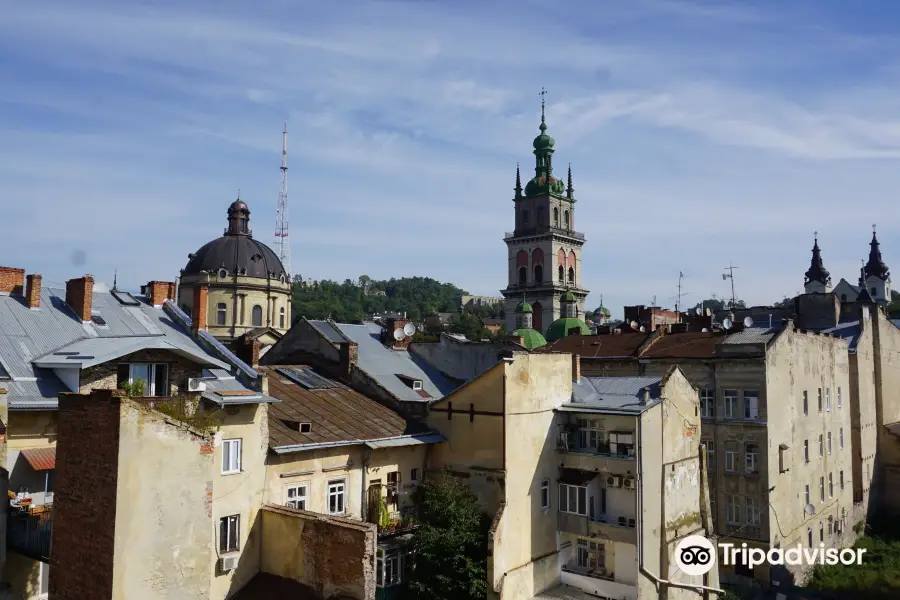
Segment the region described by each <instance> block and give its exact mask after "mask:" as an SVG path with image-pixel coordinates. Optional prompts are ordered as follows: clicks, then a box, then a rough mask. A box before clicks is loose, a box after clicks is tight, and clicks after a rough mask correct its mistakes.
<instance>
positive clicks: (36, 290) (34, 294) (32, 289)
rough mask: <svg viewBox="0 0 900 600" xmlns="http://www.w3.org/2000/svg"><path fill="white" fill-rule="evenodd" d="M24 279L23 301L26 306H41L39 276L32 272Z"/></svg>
mask: <svg viewBox="0 0 900 600" xmlns="http://www.w3.org/2000/svg"><path fill="white" fill-rule="evenodd" d="M26 280H27V281H26V283H25V302H26V303H27V304H28V308H31V309H38V308H40V307H41V276H40V275H38V274H36V273H32V274H31V275H29V276H28V277H27V278H26Z"/></svg>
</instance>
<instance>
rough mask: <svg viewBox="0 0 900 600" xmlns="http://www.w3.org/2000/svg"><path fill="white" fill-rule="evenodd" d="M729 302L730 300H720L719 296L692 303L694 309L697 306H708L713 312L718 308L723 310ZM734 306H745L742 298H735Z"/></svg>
mask: <svg viewBox="0 0 900 600" xmlns="http://www.w3.org/2000/svg"><path fill="white" fill-rule="evenodd" d="M730 304H731V300H730V299H729V300H722V299H720V298H707V299H706V300H703V301H702V302H698V303H697V304H695V305H694V309H698V308H708V309H710V310H711V311H713V312H716V311H718V310H725V309H726V308H728V306H729V305H730ZM734 308H747V305H746V303H744V301H743V300H739V299H736V300H735V301H734Z"/></svg>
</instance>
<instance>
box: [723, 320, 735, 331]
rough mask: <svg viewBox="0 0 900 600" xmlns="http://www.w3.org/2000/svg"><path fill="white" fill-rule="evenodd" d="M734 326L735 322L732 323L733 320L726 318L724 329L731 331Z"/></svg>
mask: <svg viewBox="0 0 900 600" xmlns="http://www.w3.org/2000/svg"><path fill="white" fill-rule="evenodd" d="M733 325H734V321H732V320H731V319H729V318H728V317H725V318H724V319H723V320H722V327H724V328H725V329H731V327H732V326H733Z"/></svg>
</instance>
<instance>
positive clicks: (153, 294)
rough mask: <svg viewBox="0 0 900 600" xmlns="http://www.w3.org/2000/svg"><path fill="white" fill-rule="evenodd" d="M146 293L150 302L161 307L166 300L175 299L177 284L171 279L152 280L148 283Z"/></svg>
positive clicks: (156, 306)
mask: <svg viewBox="0 0 900 600" xmlns="http://www.w3.org/2000/svg"><path fill="white" fill-rule="evenodd" d="M146 290H147V291H146V292H145V293H146V294H147V297H148V298H149V299H150V303H151V304H152V305H153V306H154V307H155V308H159V307H161V306H162V305H163V303H164V302H165V301H166V300H172V301H173V302H174V301H175V284H174V283H172V282H171V281H151V282H150V283H148V284H147V285H146Z"/></svg>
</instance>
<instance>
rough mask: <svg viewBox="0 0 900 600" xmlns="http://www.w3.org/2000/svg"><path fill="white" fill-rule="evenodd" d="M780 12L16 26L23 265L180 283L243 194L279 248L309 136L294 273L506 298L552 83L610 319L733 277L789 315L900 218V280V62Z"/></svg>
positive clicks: (525, 6) (530, 10) (102, 6)
mask: <svg viewBox="0 0 900 600" xmlns="http://www.w3.org/2000/svg"><path fill="white" fill-rule="evenodd" d="M774 6H776V5H775V4H772V3H770V2H765V3H762V4H754V5H748V4H746V3H737V2H701V1H699V0H698V1H690V0H635V2H629V3H617V4H613V5H610V4H608V3H599V4H598V3H593V2H588V1H586V0H584V1H572V2H566V3H565V5H564V6H563V5H560V6H559V7H557V8H556V10H554V11H553V12H552V14H547V11H546V5H545V4H542V3H537V2H531V3H510V2H492V3H475V2H460V3H445V2H405V1H395V2H366V1H362V0H360V1H356V2H351V3H342V4H340V5H335V6H334V7H331V6H330V5H328V4H327V3H326V4H322V3H313V2H303V3H283V2H269V3H263V4H261V5H254V6H253V7H252V9H251V8H250V6H249V5H246V4H244V3H238V2H234V1H233V0H231V1H228V2H225V3H208V2H205V1H204V2H197V3H190V4H184V3H174V2H172V3H154V4H152V5H149V4H148V5H139V4H121V3H108V2H87V3H79V6H78V7H73V6H71V5H70V4H66V3H61V2H50V3H40V4H33V3H32V4H28V3H24V4H23V3H20V4H18V5H16V6H15V7H12V8H10V7H8V8H7V10H6V11H4V18H3V19H2V20H0V53H2V54H3V55H4V56H7V57H11V60H7V61H5V64H4V65H3V66H2V67H0V139H2V140H3V144H2V145H0V194H2V197H3V198H4V204H5V205H6V204H8V205H9V206H10V207H8V208H6V211H7V212H6V215H5V216H6V218H5V219H4V221H5V222H6V224H7V227H6V228H5V235H4V236H2V237H0V256H5V257H7V258H4V259H2V260H0V263H16V264H17V266H23V267H25V268H27V269H29V270H40V271H44V272H45V273H46V274H48V276H51V277H52V278H53V279H57V280H64V279H66V278H68V277H70V276H72V275H73V273H72V269H74V268H82V267H81V266H78V267H76V266H74V265H72V264H71V262H70V261H69V260H68V257H69V255H70V253H71V251H72V250H74V249H85V248H87V249H88V250H86V251H87V252H88V264H86V265H85V266H84V267H83V268H86V269H90V270H92V271H95V272H96V273H98V274H101V275H100V276H106V275H102V274H104V273H111V272H112V270H113V269H118V270H119V280H120V282H122V281H124V282H126V283H127V284H129V285H135V286H136V285H138V284H139V283H141V281H142V280H144V279H148V278H160V277H174V276H175V274H177V271H178V269H179V268H180V267H182V266H183V263H184V262H185V261H186V256H187V253H188V252H191V251H193V250H194V249H196V248H197V247H199V246H200V245H201V244H202V243H204V242H205V241H207V240H208V239H210V238H212V237H214V236H216V235H219V234H220V233H221V230H222V227H223V226H224V210H225V207H226V206H227V204H228V203H229V202H230V201H231V200H232V199H233V197H234V195H235V194H236V193H237V189H238V188H240V189H241V195H242V197H243V198H245V199H247V200H248V202H249V203H250V206H251V209H252V210H253V229H254V231H255V235H256V236H257V237H259V238H261V239H262V240H263V241H269V237H270V236H269V235H268V234H267V232H268V231H271V230H272V229H273V221H274V212H275V207H274V203H275V199H276V194H277V187H278V176H279V175H278V164H279V162H280V157H279V150H280V126H281V121H282V120H285V119H287V120H288V121H289V129H290V134H289V138H290V140H289V146H290V148H289V164H290V170H289V187H290V199H291V226H292V229H291V237H292V239H293V244H292V248H293V254H294V259H293V262H294V265H295V270H296V271H298V272H300V273H302V274H303V275H304V276H308V277H314V278H324V277H330V278H335V279H344V278H346V277H356V276H358V275H359V274H361V273H364V272H365V273H368V274H370V275H372V276H380V277H390V276H393V275H400V274H415V273H419V274H423V275H429V276H433V277H436V278H439V279H444V280H450V281H453V282H455V283H457V284H459V285H460V286H462V287H465V288H466V289H468V290H469V291H472V292H476V293H484V294H495V293H496V290H498V289H499V288H501V287H504V285H505V278H506V276H507V273H506V271H507V269H506V254H505V252H506V251H505V247H504V245H503V243H502V235H503V231H504V230H505V229H511V225H512V202H511V194H512V185H513V177H514V169H515V164H516V163H517V162H520V163H521V166H522V169H523V173H526V174H527V173H529V172H530V171H531V169H532V168H533V163H532V162H531V161H532V160H533V158H532V157H531V155H530V151H531V139H532V137H533V136H534V135H535V134H536V133H537V132H536V125H537V114H538V108H539V104H538V102H539V98H538V95H537V92H538V91H539V90H540V88H541V86H546V87H547V88H548V89H549V90H550V95H549V97H548V106H547V114H548V122H549V124H550V133H551V134H552V135H553V136H554V137H555V138H556V140H557V154H556V158H557V163H556V164H558V165H564V164H565V163H567V162H572V163H573V168H574V171H575V175H576V179H575V184H576V190H577V195H578V198H579V203H578V205H577V206H578V207H577V210H578V218H577V223H578V226H579V229H581V230H583V231H584V233H585V234H586V236H587V239H588V242H587V244H586V246H585V254H584V265H585V280H586V282H587V285H588V287H589V288H590V289H591V290H592V291H593V292H594V293H593V294H592V296H591V298H590V299H589V303H594V302H599V293H603V294H604V302H605V303H606V304H608V305H612V306H614V307H615V306H618V305H619V304H623V303H625V304H627V303H636V302H648V301H649V300H650V298H651V297H652V296H653V295H654V294H656V295H657V296H658V299H659V300H660V301H662V302H668V297H669V296H670V295H672V294H674V291H673V290H674V284H675V280H676V279H677V272H678V271H679V270H682V271H685V272H686V273H689V274H690V277H691V279H692V280H693V282H694V283H693V285H695V287H696V288H697V290H695V293H696V294H697V295H708V293H711V292H713V291H715V290H716V289H718V288H722V290H720V291H722V293H724V287H723V284H722V283H721V272H720V271H721V268H722V267H723V266H724V265H725V264H726V263H727V262H728V260H734V261H735V264H740V265H741V270H740V274H739V278H740V279H739V280H738V281H739V286H738V293H739V295H743V296H744V297H745V298H746V299H747V300H748V301H750V302H754V303H760V302H768V301H773V300H777V299H779V298H780V297H781V296H782V295H783V294H784V293H793V292H794V291H795V290H796V288H797V287H798V286H799V285H800V283H801V282H802V273H803V271H804V270H805V268H806V263H807V261H808V259H809V256H808V252H809V248H808V246H809V241H810V240H809V238H810V235H811V231H812V230H813V229H818V230H819V231H820V232H822V236H823V237H822V243H823V245H825V252H826V260H830V261H832V263H831V264H833V265H834V266H833V267H830V268H831V270H832V272H833V273H835V274H838V273H836V269H837V268H838V267H841V268H843V266H844V265H851V264H853V265H855V264H856V262H855V261H856V260H857V257H858V256H860V255H861V254H863V253H864V252H865V251H866V247H865V244H866V241H867V239H868V237H867V236H868V231H869V224H870V223H871V222H876V221H882V223H881V228H880V231H881V232H882V233H881V237H882V240H883V250H884V253H885V258H886V259H887V261H888V262H890V260H891V256H895V255H896V253H897V251H898V249H900V244H898V243H897V237H896V233H897V229H896V225H895V224H894V223H892V222H885V219H884V216H885V215H887V214H889V211H891V210H893V208H892V207H893V205H894V199H893V197H892V192H893V190H894V189H896V187H897V184H898V179H900V176H898V175H897V174H896V171H897V169H896V165H895V161H896V159H897V158H898V157H900V100H897V98H900V95H898V92H900V90H898V87H900V86H898V84H897V78H896V73H897V65H898V64H900V61H898V59H900V47H898V44H897V41H896V40H897V38H896V37H894V36H893V35H889V34H888V33H886V32H885V31H884V27H883V24H882V27H881V29H879V30H877V31H875V28H874V24H875V23H876V19H877V16H876V15H872V17H871V19H870V20H868V21H867V20H866V19H865V18H864V17H865V15H863V16H862V17H860V16H859V15H857V17H858V18H857V19H856V21H855V22H854V28H853V29H850V28H848V27H847V26H845V25H844V23H845V21H846V19H843V18H842V15H840V14H839V13H838V12H836V11H837V10H838V8H836V5H832V4H828V3H823V4H821V6H820V5H819V4H817V5H816V6H815V7H813V6H812V5H807V4H796V5H791V6H790V7H785V6H783V5H781V4H778V5H777V6H778V10H773V9H772V7H774ZM867 25H872V32H871V33H874V34H877V35H869V33H870V32H869V31H868V30H867V29H866V26H867ZM894 33H895V32H894ZM398 220H399V222H402V223H404V224H405V227H404V228H403V231H402V233H399V234H398V231H397V229H398V227H397V225H396V223H397V222H398ZM826 244H827V245H826ZM325 248H327V249H328V250H327V252H325V251H324V249H325ZM21 257H28V259H27V260H25V261H24V262H23V260H24V259H22V258H21ZM19 263H22V264H19ZM25 263H28V264H25ZM773 264H774V265H777V267H775V268H773V267H772V265H773ZM673 273H674V274H675V277H672V274H673ZM850 275H851V276H852V273H851V274H850ZM670 280H671V281H670ZM666 286H668V288H666ZM707 288H708V289H707ZM700 290H703V291H702V292H701V291H700ZM670 292H671V293H670ZM668 303H670V304H671V302H668Z"/></svg>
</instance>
